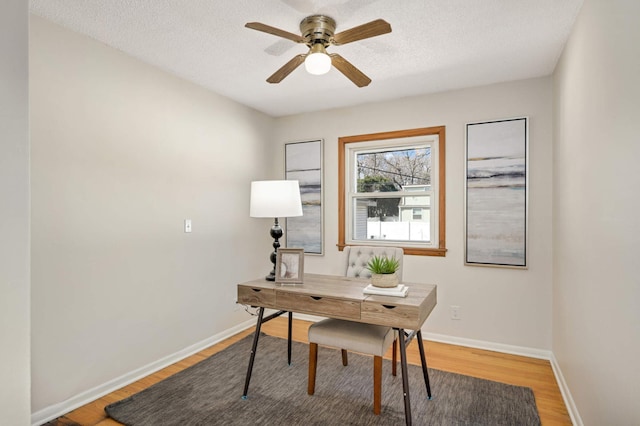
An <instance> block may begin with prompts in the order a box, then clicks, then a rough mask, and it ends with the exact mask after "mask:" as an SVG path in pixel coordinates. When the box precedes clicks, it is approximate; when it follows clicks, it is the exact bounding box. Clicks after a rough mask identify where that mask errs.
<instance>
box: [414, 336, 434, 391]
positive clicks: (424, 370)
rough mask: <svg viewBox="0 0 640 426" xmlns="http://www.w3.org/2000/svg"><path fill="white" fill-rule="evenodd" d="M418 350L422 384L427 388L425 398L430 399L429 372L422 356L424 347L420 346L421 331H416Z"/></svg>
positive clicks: (425, 359)
mask: <svg viewBox="0 0 640 426" xmlns="http://www.w3.org/2000/svg"><path fill="white" fill-rule="evenodd" d="M417 337H418V349H420V362H422V375H423V376H424V384H425V386H426V387H427V397H428V398H429V399H432V398H431V386H429V371H428V370H427V358H426V357H425V356H424V346H423V344H422V330H418V334H417Z"/></svg>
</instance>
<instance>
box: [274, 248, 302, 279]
mask: <svg viewBox="0 0 640 426" xmlns="http://www.w3.org/2000/svg"><path fill="white" fill-rule="evenodd" d="M303 274H304V249H301V248H281V249H278V254H277V256H276V284H302V276H303Z"/></svg>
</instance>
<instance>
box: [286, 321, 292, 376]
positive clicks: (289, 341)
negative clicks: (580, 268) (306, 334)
mask: <svg viewBox="0 0 640 426" xmlns="http://www.w3.org/2000/svg"><path fill="white" fill-rule="evenodd" d="M292 323H293V312H289V330H288V334H287V338H288V340H287V362H288V363H289V365H291V327H292Z"/></svg>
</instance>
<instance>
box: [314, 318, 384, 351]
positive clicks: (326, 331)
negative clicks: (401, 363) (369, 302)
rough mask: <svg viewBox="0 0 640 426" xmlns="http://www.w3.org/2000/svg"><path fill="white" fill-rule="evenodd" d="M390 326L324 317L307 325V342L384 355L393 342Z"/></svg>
mask: <svg viewBox="0 0 640 426" xmlns="http://www.w3.org/2000/svg"><path fill="white" fill-rule="evenodd" d="M393 336H394V331H393V329H392V328H391V327H385V326H382V325H373V324H363V323H360V322H353V321H346V320H339V319H333V318H329V319H325V320H322V321H318V322H316V323H314V324H312V325H311V327H309V342H310V343H317V344H319V345H323V346H331V347H334V348H338V349H346V350H348V351H353V352H361V353H365V354H369V355H374V356H384V354H385V353H386V352H387V350H388V349H389V346H391V344H392V343H393Z"/></svg>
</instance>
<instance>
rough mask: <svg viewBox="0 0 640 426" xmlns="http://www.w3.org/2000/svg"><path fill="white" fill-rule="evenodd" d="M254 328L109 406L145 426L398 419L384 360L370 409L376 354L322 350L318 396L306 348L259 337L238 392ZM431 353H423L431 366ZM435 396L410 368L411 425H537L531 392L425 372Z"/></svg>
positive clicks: (398, 391) (398, 404) (396, 384)
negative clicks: (344, 358)
mask: <svg viewBox="0 0 640 426" xmlns="http://www.w3.org/2000/svg"><path fill="white" fill-rule="evenodd" d="M252 339H253V335H250V336H248V337H246V338H244V339H243V340H241V341H239V342H237V343H235V344H234V345H232V346H230V347H229V348H227V349H225V350H223V351H222V352H219V353H217V354H215V355H213V356H211V357H209V358H208V359H206V360H204V361H202V362H200V363H198V364H196V365H194V366H192V367H189V368H188V369H186V370H183V371H181V372H179V373H177V374H175V375H173V376H171V377H169V378H167V379H165V380H163V381H162V382H159V383H157V384H155V385H153V386H151V387H149V388H147V389H145V390H143V391H142V392H139V393H137V394H135V395H132V396H130V397H128V398H126V399H123V400H122V401H118V402H116V403H113V404H111V405H108V406H107V407H105V411H106V412H107V414H108V415H109V416H110V417H112V418H113V419H115V420H117V421H119V422H121V423H124V424H126V425H131V426H143V425H149V426H151V425H153V426H159V425H180V426H184V425H401V424H404V422H405V420H404V402H403V398H402V378H401V376H400V368H399V367H400V366H399V365H398V376H396V377H393V376H392V375H391V362H390V361H388V360H384V365H383V374H382V376H383V382H382V414H381V415H380V416H376V415H374V414H373V411H372V406H373V391H372V386H373V383H372V382H373V360H372V358H370V357H366V356H362V355H357V354H353V353H350V354H349V365H348V366H347V367H343V366H342V362H341V357H340V351H339V350H334V349H329V348H324V347H320V348H319V351H318V373H317V379H316V391H315V395H313V396H310V395H307V373H308V357H309V346H308V345H306V344H303V343H297V342H293V360H292V365H291V366H289V365H287V341H286V340H285V339H280V338H276V337H270V336H267V335H261V337H260V341H259V344H258V350H257V354H256V361H255V365H254V369H253V376H252V378H251V384H250V386H249V394H248V399H246V400H243V399H241V395H242V390H243V386H244V378H245V373H246V369H247V365H248V361H249V354H250V350H251V343H252ZM428 362H429V360H427V363H428ZM429 377H430V381H431V390H432V394H433V397H434V399H433V400H431V401H429V400H427V395H426V389H425V385H424V379H423V376H422V370H421V368H420V367H418V366H415V365H409V380H410V391H411V409H412V414H413V424H415V425H510V426H513V425H539V424H540V419H539V416H538V411H537V409H536V403H535V399H534V396H533V392H532V391H531V389H529V388H524V387H519V386H511V385H505V384H502V383H497V382H491V381H487V380H482V379H476V378H473V377H468V376H462V375H459V374H453V373H447V372H443V371H439V370H434V369H429Z"/></svg>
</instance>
